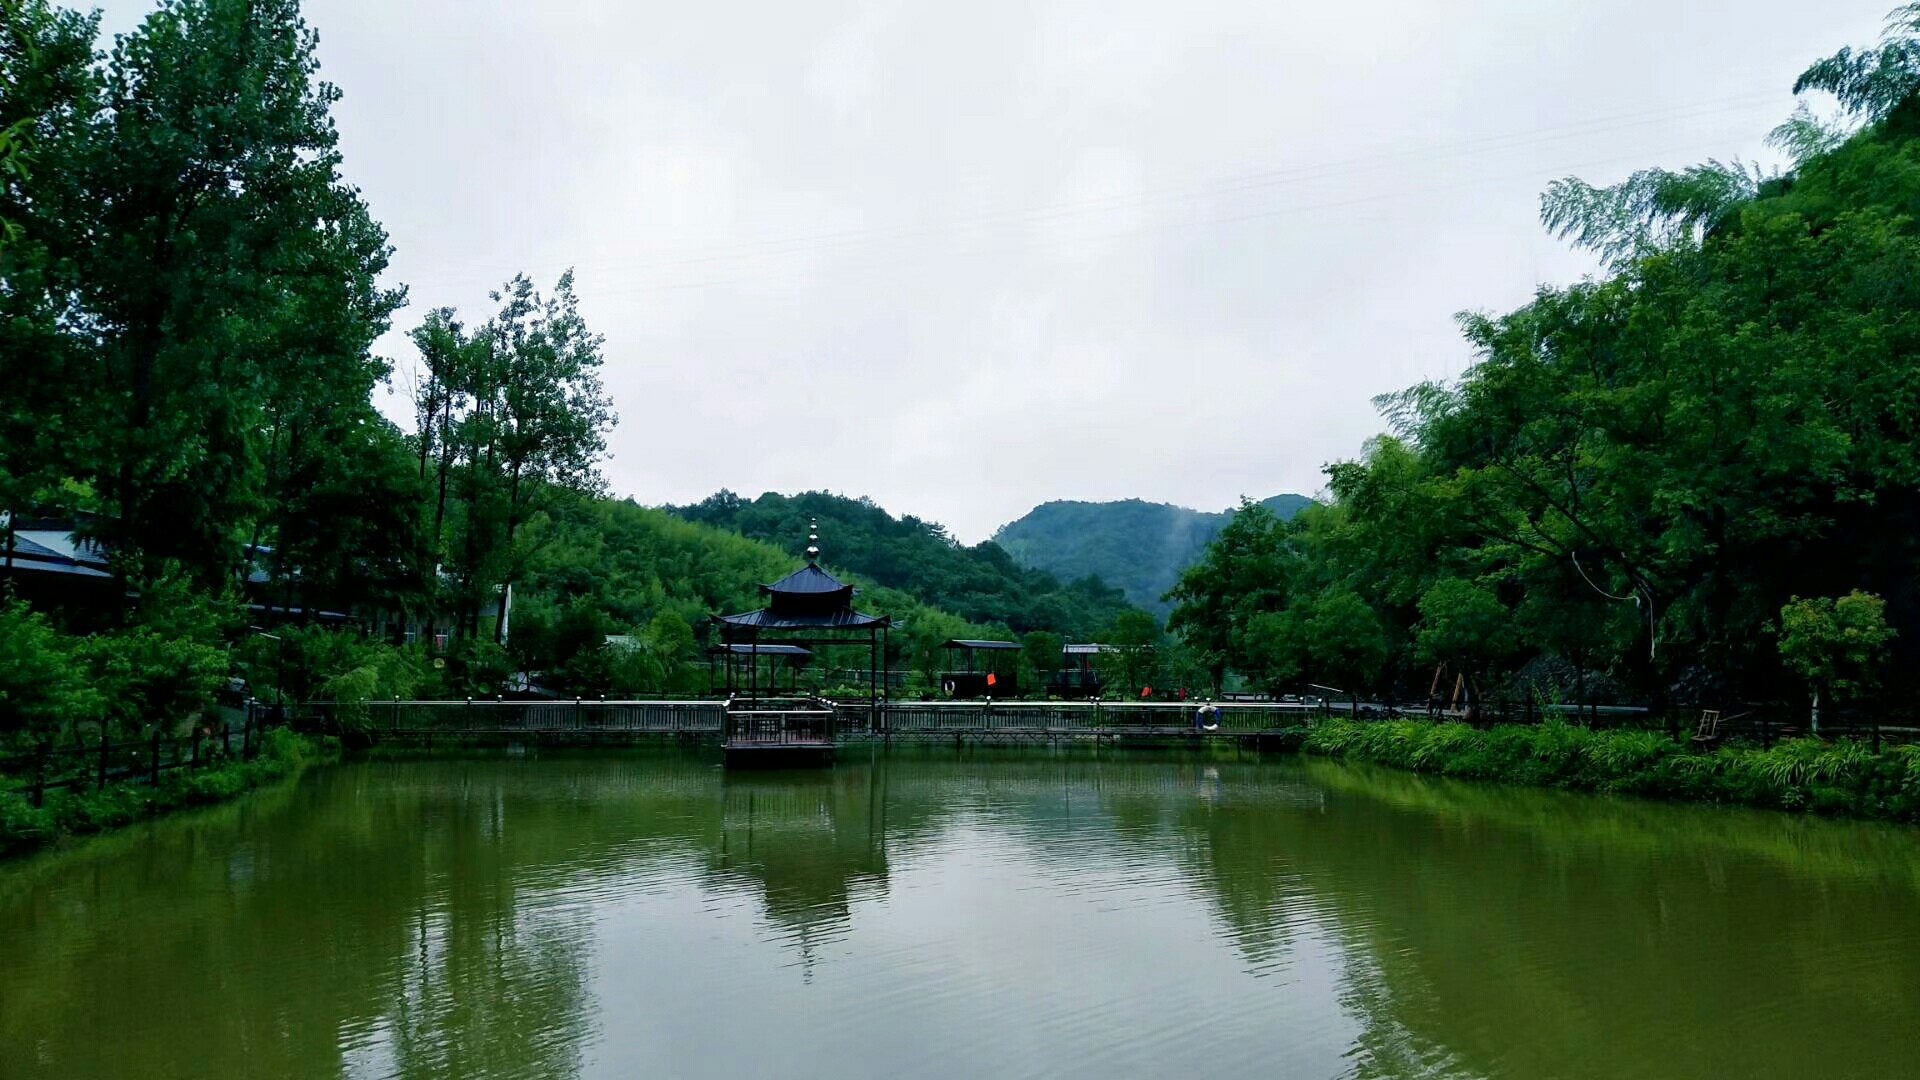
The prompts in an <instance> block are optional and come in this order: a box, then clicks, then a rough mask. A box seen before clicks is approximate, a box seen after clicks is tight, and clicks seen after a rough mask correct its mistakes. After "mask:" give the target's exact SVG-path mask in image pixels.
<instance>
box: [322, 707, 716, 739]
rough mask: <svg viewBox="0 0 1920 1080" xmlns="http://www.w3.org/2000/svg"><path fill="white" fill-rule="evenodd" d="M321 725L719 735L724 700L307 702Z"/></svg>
mask: <svg viewBox="0 0 1920 1080" xmlns="http://www.w3.org/2000/svg"><path fill="white" fill-rule="evenodd" d="M307 711H308V714H309V716H311V717H312V718H313V720H314V721H315V722H317V723H319V724H321V725H322V726H324V727H328V728H332V729H336V730H343V731H360V732H367V733H370V734H385V735H393V736H428V737H431V736H434V735H493V734H506V735H511V734H543V735H559V736H569V735H579V736H593V735H677V734H688V735H718V734H720V733H721V731H722V729H723V728H724V721H725V717H726V704H725V703H724V702H719V701H598V700H595V701H585V700H579V699H576V700H573V701H503V700H494V701H487V700H484V699H469V700H464V701H373V702H366V703H361V704H343V703H340V702H329V701H316V702H309V703H308V704H307Z"/></svg>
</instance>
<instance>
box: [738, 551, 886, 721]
mask: <svg viewBox="0 0 1920 1080" xmlns="http://www.w3.org/2000/svg"><path fill="white" fill-rule="evenodd" d="M760 593H761V595H763V596H765V597H766V598H767V606H766V607H763V608H760V609H759V610H757V611H748V612H743V613H741V614H739V615H714V616H711V618H712V619H713V622H714V624H715V625H716V626H717V627H718V628H719V631H720V648H721V650H722V651H723V652H724V653H725V654H727V656H728V659H729V660H730V661H733V662H731V663H729V664H728V665H727V687H726V689H727V693H728V696H730V697H734V696H743V695H744V696H745V697H747V698H748V699H756V698H759V697H761V696H763V695H764V694H767V693H772V692H776V691H777V690H778V687H777V686H768V687H764V688H763V687H762V686H761V685H760V663H759V660H760V654H761V652H762V650H765V649H767V647H768V646H769V645H784V646H798V647H802V648H813V647H817V646H821V645H854V644H859V642H860V639H861V638H862V637H865V638H866V639H867V641H866V644H867V656H868V663H867V681H868V693H869V695H870V697H871V699H872V701H873V702H874V704H876V705H877V704H878V703H879V702H880V700H881V698H882V696H883V695H885V693H886V686H887V682H886V672H885V665H886V662H887V660H886V645H887V631H888V629H889V628H891V627H892V626H893V619H892V618H891V617H890V616H886V615H868V614H866V613H865V612H860V611H855V610H854V609H853V598H854V596H855V594H856V590H855V589H854V587H853V586H851V585H848V584H845V583H844V582H842V581H841V580H840V579H839V578H836V577H834V576H833V575H832V574H829V573H827V572H826V571H825V570H822V569H821V568H820V523H819V522H818V521H817V520H816V521H814V522H813V523H812V524H811V525H810V526H809V529H808V533H807V565H805V566H803V567H801V568H800V569H798V570H795V571H794V572H793V573H791V574H788V575H787V576H786V577H783V578H781V579H780V580H779V581H776V582H774V583H772V584H771V585H762V586H760ZM769 639H771V640H769ZM742 646H744V648H742ZM783 652H784V650H783ZM789 655H791V654H789ZM741 661H744V663H742V662H741ZM743 669H744V670H743ZM741 674H745V675H746V685H744V686H742V685H738V676H739V675H741Z"/></svg>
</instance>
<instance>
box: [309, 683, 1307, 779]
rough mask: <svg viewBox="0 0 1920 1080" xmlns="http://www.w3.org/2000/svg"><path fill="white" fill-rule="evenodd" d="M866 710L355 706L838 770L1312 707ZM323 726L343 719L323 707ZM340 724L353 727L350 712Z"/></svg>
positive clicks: (864, 705)
mask: <svg viewBox="0 0 1920 1080" xmlns="http://www.w3.org/2000/svg"><path fill="white" fill-rule="evenodd" d="M1202 704H1203V703H1201V702H1198V701H1187V702H1102V701H1007V702H994V701H911V702H909V701H882V702H878V703H874V702H869V701H858V702H837V701H827V700H823V699H817V698H760V699H757V700H754V701H752V702H747V701H742V700H738V699H736V700H733V701H730V702H729V701H698V700H688V701H593V700H575V701H502V700H493V701H487V700H478V699H476V700H471V701H392V702H372V703H368V704H365V705H359V706H354V707H353V709H354V714H355V715H354V720H355V721H356V723H353V724H350V725H347V726H354V727H359V728H362V729H364V730H366V731H367V732H368V734H369V735H371V736H372V737H374V738H376V739H379V740H382V741H396V742H421V743H426V744H429V745H430V744H431V743H432V741H433V740H434V739H436V738H439V739H452V740H478V741H507V742H523V741H524V742H550V743H568V742H589V743H598V744H607V743H641V742H648V741H672V740H678V741H684V742H718V743H720V744H721V745H722V746H723V747H725V749H726V751H727V757H728V761H729V762H730V763H735V764H746V763H750V762H751V761H754V760H767V761H769V762H771V761H779V762H781V763H796V764H797V763H803V762H818V761H824V760H831V758H832V755H833V751H834V750H835V749H836V748H838V747H841V746H846V745H849V744H865V743H868V742H872V741H876V740H878V741H881V742H893V741H900V742H952V743H954V744H956V745H962V746H964V745H968V744H976V745H978V744H999V745H1020V744H1056V743H1062V742H1075V741H1085V742H1096V743H1097V742H1129V743H1133V742H1185V741H1193V740H1210V739H1243V740H1251V739H1260V738H1270V737H1275V736H1281V735H1284V734H1286V733H1288V732H1295V733H1297V732H1298V731H1299V730H1301V729H1302V728H1304V727H1305V726H1306V724H1307V722H1308V720H1309V719H1310V717H1311V716H1312V715H1313V714H1314V711H1315V710H1314V709H1313V707H1312V706H1307V705H1294V704H1274V703H1264V702H1263V703H1252V702H1222V703H1213V704H1211V706H1210V710H1208V711H1203V708H1202ZM312 708H313V710H314V711H315V712H316V713H319V714H320V715H322V716H325V715H327V714H328V713H329V712H330V711H333V710H335V709H337V708H339V707H337V706H334V705H332V704H330V703H325V702H316V703H313V705H312ZM342 713H343V714H342V716H341V717H340V719H343V720H344V719H347V717H346V716H345V715H344V710H343V711H342Z"/></svg>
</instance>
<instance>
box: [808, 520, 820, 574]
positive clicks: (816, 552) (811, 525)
mask: <svg viewBox="0 0 1920 1080" xmlns="http://www.w3.org/2000/svg"><path fill="white" fill-rule="evenodd" d="M819 563H820V519H819V518H814V519H812V520H810V521H808V522H807V565H809V566H818V565H819Z"/></svg>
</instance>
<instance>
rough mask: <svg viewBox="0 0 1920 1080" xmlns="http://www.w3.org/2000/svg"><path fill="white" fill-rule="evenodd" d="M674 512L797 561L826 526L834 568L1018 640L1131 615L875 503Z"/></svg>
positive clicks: (1099, 590) (786, 502)
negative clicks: (813, 524) (816, 525)
mask: <svg viewBox="0 0 1920 1080" xmlns="http://www.w3.org/2000/svg"><path fill="white" fill-rule="evenodd" d="M667 510H668V511H669V512H670V513H672V514H675V515H677V516H679V517H681V518H685V519H686V520H688V521H692V522H697V523H699V524H702V525H709V526H713V527H715V528H720V529H726V530H729V531H731V532H736V533H739V534H740V535H742V536H744V537H747V538H748V539H750V540H759V541H764V542H766V543H769V544H774V545H776V546H778V547H781V548H785V549H786V550H787V551H789V552H791V553H792V554H794V555H796V556H797V555H799V554H801V553H802V552H803V551H805V549H806V546H807V522H808V521H809V520H810V519H814V518H818V519H819V521H820V546H821V549H822V551H823V552H824V557H825V560H826V561H827V562H828V563H830V564H831V565H833V566H838V567H844V568H846V569H847V570H850V571H852V572H853V573H855V574H858V575H860V576H862V577H865V578H866V579H868V580H870V581H873V582H874V583H876V584H879V585H885V586H889V587H891V588H895V589H900V590H902V591H903V592H907V593H909V594H911V595H912V596H914V597H916V598H918V599H919V600H920V601H921V602H923V603H926V604H930V605H932V606H934V607H938V608H942V609H944V610H946V611H950V612H953V613H954V614H956V615H958V616H960V617H961V618H963V619H966V620H968V621H970V622H974V623H998V624H1000V625H1002V626H1005V627H1007V628H1008V629H1010V630H1012V631H1014V632H1015V633H1025V632H1026V631H1029V630H1051V631H1054V632H1056V633H1060V634H1065V635H1067V636H1068V637H1080V638H1086V637H1092V636H1094V635H1096V634H1098V633H1099V632H1100V631H1101V630H1102V629H1104V628H1105V627H1107V626H1109V625H1111V624H1112V623H1113V620H1114V617H1115V616H1117V615H1119V614H1120V613H1121V612H1123V611H1127V610H1128V609H1129V608H1131V607H1132V605H1131V604H1129V603H1128V602H1127V598H1126V596H1125V594H1123V593H1122V592H1121V591H1120V590H1119V589H1117V588H1113V587H1112V586H1110V585H1104V584H1101V583H1100V582H1099V581H1093V580H1082V578H1084V577H1085V575H1076V576H1075V577H1072V578H1061V577H1059V576H1058V575H1056V574H1052V573H1049V572H1047V571H1045V570H1038V569H1032V568H1029V567H1025V566H1022V565H1020V564H1019V563H1017V562H1015V561H1014V560H1013V558H1012V557H1011V556H1010V555H1008V554H1007V553H1006V552H1005V551H1003V550H1001V548H1000V546H999V545H997V544H995V543H993V542H992V541H990V540H989V541H985V542H982V543H979V544H975V545H973V546H972V547H968V546H966V545H964V544H961V543H958V542H956V541H955V540H954V539H953V537H952V536H951V535H949V534H948V533H947V530H946V528H945V526H942V525H940V524H938V523H936V522H931V521H923V520H921V519H920V518H917V517H914V516H912V515H910V514H909V515H905V516H902V517H898V518H896V517H894V516H893V515H892V514H889V513H887V512H886V511H885V510H883V509H881V508H880V507H879V506H877V505H875V504H874V502H873V501H872V500H871V499H849V498H847V497H845V496H842V495H832V494H829V493H827V492H824V491H808V492H803V493H801V494H798V495H781V494H777V493H773V492H769V493H767V494H765V495H762V496H760V497H759V498H757V499H751V500H748V499H742V498H740V497H739V496H738V495H735V494H734V493H733V492H731V491H721V492H719V493H717V494H715V495H712V496H709V497H708V498H706V499H705V500H703V501H701V502H698V503H695V504H693V505H692V506H670V507H667Z"/></svg>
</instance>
